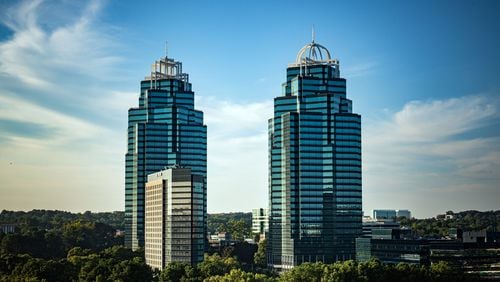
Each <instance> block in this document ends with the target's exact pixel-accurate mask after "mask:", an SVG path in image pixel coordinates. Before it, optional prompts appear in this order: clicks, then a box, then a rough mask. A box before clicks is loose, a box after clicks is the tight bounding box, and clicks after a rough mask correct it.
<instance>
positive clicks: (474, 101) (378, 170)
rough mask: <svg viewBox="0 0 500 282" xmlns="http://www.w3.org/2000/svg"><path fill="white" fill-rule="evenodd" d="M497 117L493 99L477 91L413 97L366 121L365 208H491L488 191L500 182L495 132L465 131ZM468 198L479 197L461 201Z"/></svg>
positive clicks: (498, 138)
mask: <svg viewBox="0 0 500 282" xmlns="http://www.w3.org/2000/svg"><path fill="white" fill-rule="evenodd" d="M497 119H498V110H497V103H496V102H495V101H493V100H492V99H489V98H487V96H481V95H477V96H465V97H460V98H451V99H446V100H429V101H412V102H409V103H407V104H406V105H405V106H404V107H403V108H402V109H401V110H400V111H398V112H396V113H394V114H392V115H387V116H386V118H385V119H381V120H378V121H376V122H371V123H370V122H368V123H365V124H364V128H365V130H364V136H363V146H364V148H363V153H364V154H363V160H364V162H363V163H364V168H363V169H364V170H363V171H364V175H363V177H364V180H363V183H364V192H365V196H367V197H365V200H364V201H365V204H366V205H365V208H367V210H370V209H373V208H382V207H384V205H385V207H387V208H413V209H414V210H420V211H424V212H423V213H425V214H420V215H418V214H417V215H418V216H432V215H434V213H436V212H437V211H441V210H442V209H446V207H453V206H457V207H459V209H464V208H467V207H469V208H471V209H474V208H475V209H481V208H494V205H495V201H492V199H491V193H490V192H491V191H492V187H493V186H495V187H496V186H497V183H498V182H499V181H500V145H499V144H500V136H497V135H498V134H497V135H495V136H491V134H490V135H485V136H481V135H480V134H477V133H474V134H471V135H470V136H473V137H467V136H469V135H468V133H470V132H471V131H474V130H480V129H481V128H484V127H488V126H490V127H491V126H492V122H493V121H495V120H497ZM488 131H491V129H489V130H488ZM467 187H469V188H467ZM445 191H446V192H448V193H450V194H451V193H454V196H453V197H452V198H449V199H447V198H446V197H444V198H442V201H441V202H438V201H434V200H430V201H427V200H426V197H428V196H429V195H430V194H427V193H428V192H432V193H433V196H432V197H436V196H437V195H441V193H443V192H445ZM486 191H489V192H488V193H486ZM496 194H497V196H499V197H500V192H497V193H496ZM442 195H445V194H444V193H443V194H442ZM471 197H473V198H476V199H481V200H475V201H471V203H474V204H475V205H472V204H471V205H468V204H467V202H466V201H465V202H464V199H467V198H469V199H470V198H471ZM497 198H498V197H497ZM451 199H453V200H451ZM481 201H483V203H484V204H483V205H477V203H479V202H481ZM374 203H377V205H378V206H375V205H374ZM395 203H396V204H395ZM395 205H396V206H395Z"/></svg>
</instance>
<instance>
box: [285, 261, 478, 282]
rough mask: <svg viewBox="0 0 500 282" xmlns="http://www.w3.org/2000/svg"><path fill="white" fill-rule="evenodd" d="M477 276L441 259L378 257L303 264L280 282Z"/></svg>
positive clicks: (412, 280) (422, 280) (377, 281)
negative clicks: (388, 260) (429, 262)
mask: <svg viewBox="0 0 500 282" xmlns="http://www.w3.org/2000/svg"><path fill="white" fill-rule="evenodd" d="M474 278H475V277H472V276H468V275H465V274H463V273H460V272H457V271H456V270H454V269H452V268H451V267H450V266H449V265H448V264H447V263H445V262H440V263H438V264H435V265H433V266H432V267H426V266H418V265H412V264H405V263H400V264H397V265H392V264H385V265H384V264H382V263H380V261H378V260H370V261H368V262H363V263H358V262H355V261H344V262H336V263H333V264H323V263H304V264H301V265H299V266H296V267H294V268H293V269H292V270H290V271H288V272H285V273H283V274H282V275H281V276H280V277H279V281H308V282H309V281H311V282H314V281H318V282H320V281H332V282H341V281H350V282H372V281H373V282H382V281H384V282H385V281H387V282H390V281H398V282H400V281H401V282H405V281H406V282H425V281H429V282H431V281H443V282H445V281H446V282H449V281H474V280H473V279H474Z"/></svg>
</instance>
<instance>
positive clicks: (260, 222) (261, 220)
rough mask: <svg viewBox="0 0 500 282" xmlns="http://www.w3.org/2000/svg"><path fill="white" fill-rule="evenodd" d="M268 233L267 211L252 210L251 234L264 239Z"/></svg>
mask: <svg viewBox="0 0 500 282" xmlns="http://www.w3.org/2000/svg"><path fill="white" fill-rule="evenodd" d="M268 231H269V217H268V210H267V209H263V208H259V209H253V210H252V233H253V234H259V235H260V238H261V239H263V238H264V237H265V234H266V232H268Z"/></svg>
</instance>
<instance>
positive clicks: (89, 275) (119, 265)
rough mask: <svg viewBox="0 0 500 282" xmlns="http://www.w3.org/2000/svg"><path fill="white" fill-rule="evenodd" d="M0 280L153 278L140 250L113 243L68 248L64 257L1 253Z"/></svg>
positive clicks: (142, 279) (128, 279) (146, 279)
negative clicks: (97, 247)
mask: <svg viewBox="0 0 500 282" xmlns="http://www.w3.org/2000/svg"><path fill="white" fill-rule="evenodd" d="M0 281H131V282H132V281H155V279H154V275H153V271H152V270H151V268H150V267H149V266H148V265H146V263H145V261H144V257H143V252H142V251H138V252H132V251H131V250H130V249H126V248H124V247H123V246H113V247H111V248H107V249H104V250H102V251H100V252H94V251H92V250H88V249H83V248H80V247H75V248H72V249H71V250H70V251H69V252H68V254H67V257H66V258H62V259H41V258H34V257H32V256H30V255H28V254H22V255H21V254H2V255H1V256H0Z"/></svg>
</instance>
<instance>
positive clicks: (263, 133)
mask: <svg viewBox="0 0 500 282" xmlns="http://www.w3.org/2000/svg"><path fill="white" fill-rule="evenodd" d="M197 108H199V109H200V110H203V112H204V113H205V123H206V124H207V126H208V189H209V197H208V198H209V199H208V201H209V202H208V209H209V211H210V212H222V211H242V210H243V211H250V210H251V209H252V208H258V207H266V206H267V120H268V119H269V118H271V117H272V112H273V104H272V101H263V102H250V103H243V102H233V101H221V100H217V99H215V98H212V97H197ZM228 193H229V194H228ZM228 195H238V197H239V198H241V199H245V200H244V201H228Z"/></svg>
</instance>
